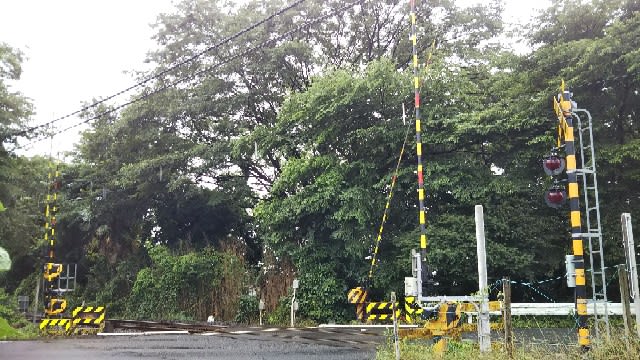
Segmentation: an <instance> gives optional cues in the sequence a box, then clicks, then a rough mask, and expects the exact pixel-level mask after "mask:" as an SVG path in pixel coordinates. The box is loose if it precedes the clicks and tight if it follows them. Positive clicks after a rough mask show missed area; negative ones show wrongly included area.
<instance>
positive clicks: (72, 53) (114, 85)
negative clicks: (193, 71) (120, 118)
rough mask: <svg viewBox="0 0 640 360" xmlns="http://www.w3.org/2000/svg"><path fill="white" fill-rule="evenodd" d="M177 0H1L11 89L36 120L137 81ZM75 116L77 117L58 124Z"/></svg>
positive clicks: (57, 144)
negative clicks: (28, 103)
mask: <svg viewBox="0 0 640 360" xmlns="http://www.w3.org/2000/svg"><path fill="white" fill-rule="evenodd" d="M176 1H179V0H0V42H5V43H8V44H9V45H11V46H12V47H15V48H18V49H20V50H22V51H23V53H24V54H25V55H26V60H25V61H24V63H23V73H22V78H21V79H20V81H19V82H17V83H16V84H15V85H14V88H13V89H14V90H18V91H21V92H22V93H23V94H25V95H26V96H27V97H29V98H30V99H32V102H33V104H34V107H35V111H36V114H35V115H34V116H33V118H32V119H31V125H37V124H42V123H45V122H48V121H51V120H52V119H55V118H58V117H60V116H63V115H66V114H68V113H71V112H74V111H76V110H78V109H79V108H80V105H81V103H82V102H83V101H90V100H91V99H92V98H99V97H107V96H109V95H111V94H113V93H116V92H117V91H119V90H122V89H124V88H126V87H128V86H130V85H132V84H133V83H134V81H133V78H132V76H131V75H129V74H128V72H129V71H133V70H140V69H144V64H143V60H144V58H145V55H146V53H147V52H148V51H149V50H150V49H153V48H154V47H155V44H154V42H153V41H152V40H151V37H152V36H153V34H154V32H153V29H151V27H150V24H152V23H154V22H155V19H156V17H157V16H158V15H159V14H160V13H167V12H171V11H172V9H173V3H175V2H176ZM458 1H459V2H460V3H465V4H467V3H474V2H479V1H480V0H458ZM505 2H506V13H507V15H508V16H507V19H511V21H512V22H513V21H515V22H522V21H525V20H526V19H528V17H529V16H530V15H531V14H532V12H533V9H535V8H541V7H543V6H546V5H547V4H548V3H549V0H538V1H523V0H505ZM122 99H124V98H121V99H120V101H119V102H118V101H117V100H116V103H120V102H123V100H122ZM77 122H78V119H77V118H75V117H71V118H69V119H66V120H64V121H60V122H58V123H56V127H57V128H58V129H61V128H65V127H67V126H69V125H72V124H74V123H77ZM77 139H78V132H77V130H74V131H69V132H66V133H64V134H61V135H58V136H56V137H55V138H54V140H53V143H54V148H55V149H57V150H54V151H53V152H54V154H53V155H54V156H56V152H64V151H69V150H72V149H73V143H74V142H75V141H77ZM50 148H51V146H50V141H49V140H46V141H42V142H40V143H37V144H35V145H34V146H33V147H32V148H27V149H24V150H23V151H20V153H23V154H25V153H26V154H28V155H33V154H49V151H50Z"/></svg>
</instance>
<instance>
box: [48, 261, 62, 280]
mask: <svg viewBox="0 0 640 360" xmlns="http://www.w3.org/2000/svg"><path fill="white" fill-rule="evenodd" d="M61 273H62V264H54V263H46V264H45V265H44V278H45V279H46V280H47V281H49V282H51V281H53V280H55V279H57V278H58V277H59V276H60V274H61Z"/></svg>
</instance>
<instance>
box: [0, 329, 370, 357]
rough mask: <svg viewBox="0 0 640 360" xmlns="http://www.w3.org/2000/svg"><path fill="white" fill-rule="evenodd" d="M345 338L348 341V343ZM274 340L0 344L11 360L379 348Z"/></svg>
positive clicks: (307, 353)
mask: <svg viewBox="0 0 640 360" xmlns="http://www.w3.org/2000/svg"><path fill="white" fill-rule="evenodd" d="M348 337H349V336H346V337H344V338H348ZM322 342H323V341H318V340H317V339H310V338H309V337H304V336H303V337H297V335H286V337H285V336H280V335H276V334H272V335H270V336H267V335H263V334H237V335H236V334H212V335H208V336H207V335H146V336H113V337H86V338H76V339H68V338H67V339H52V340H41V341H12V342H0V359H7V360H9V359H11V360H40V359H43V360H44V359H46V360H55V359H64V360H92V359H97V360H101V359H122V360H133V359H136V360H140V359H163V360H164V359H166V360H172V359H176V360H192V359H193V360H195V359H214V360H218V359H220V360H222V359H229V360H245V359H247V360H248V359H252V360H253V359H264V360H294V359H295V360H297V359H301V360H304V359H308V360H315V359H318V360H320V359H323V360H325V359H336V360H356V359H358V360H360V359H374V358H375V345H373V344H371V345H366V343H364V342H362V343H355V344H349V343H348V342H340V343H339V342H336V341H332V340H325V341H324V342H325V343H327V345H325V344H323V343H322Z"/></svg>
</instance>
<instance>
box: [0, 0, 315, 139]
mask: <svg viewBox="0 0 640 360" xmlns="http://www.w3.org/2000/svg"><path fill="white" fill-rule="evenodd" d="M305 1H307V0H296V1H295V2H293V3H291V4H290V5H288V6H286V7H284V8H282V9H280V10H278V11H276V12H275V13H273V14H271V15H269V16H267V17H266V18H264V19H262V20H260V21H258V22H255V23H253V24H251V25H250V26H247V27H245V28H244V29H242V30H240V31H238V32H236V33H235V34H233V35H231V36H229V37H226V38H224V39H223V40H221V41H219V42H217V43H216V44H214V45H212V46H210V47H208V48H206V49H204V50H202V51H200V52H198V53H196V54H195V55H192V56H190V57H188V58H187V59H185V60H182V61H180V62H178V63H176V64H174V65H172V66H170V67H168V68H166V69H164V70H162V71H160V72H158V73H156V74H154V75H151V76H149V77H147V78H146V79H144V80H142V81H139V82H137V83H135V84H133V85H131V86H129V87H128V88H126V89H124V90H121V91H118V92H117V93H115V94H113V95H110V96H107V97H106V98H104V99H102V100H99V101H96V102H94V103H92V104H90V105H87V106H84V107H82V108H80V109H78V110H76V111H74V112H72V113H69V114H67V115H64V116H61V117H59V118H55V119H53V120H51V121H48V122H46V123H43V124H40V125H36V126H33V127H30V128H28V129H24V130H20V131H16V132H14V133H12V134H8V135H7V136H6V138H11V137H14V136H24V135H26V134H29V133H32V132H34V131H35V130H38V129H42V128H45V127H47V126H49V125H52V124H54V123H56V122H58V121H61V120H64V119H67V118H70V117H71V116H74V115H78V114H80V113H82V112H83V111H87V110H89V109H92V108H94V107H96V106H98V105H100V104H103V103H105V102H106V101H109V100H111V99H113V98H115V97H117V96H120V95H122V94H124V93H127V92H129V91H131V90H133V89H136V88H138V87H140V86H142V85H144V84H146V83H148V82H149V81H151V80H154V79H157V78H159V77H161V76H163V75H166V74H168V73H169V72H171V71H173V70H175V69H177V68H179V67H181V66H183V65H185V64H187V63H190V62H192V61H194V60H196V59H198V58H199V57H201V56H202V55H204V54H206V53H208V52H210V51H212V50H216V49H218V48H219V47H221V46H223V45H225V44H227V43H229V42H231V41H233V40H235V39H237V38H238V37H240V36H242V35H244V34H246V33H248V32H250V31H252V30H253V29H255V28H257V27H258V26H260V25H262V24H264V23H266V22H269V21H271V20H273V19H274V18H276V17H278V16H280V15H282V14H284V13H285V12H287V11H289V10H291V9H293V8H295V7H297V6H298V5H300V4H302V3H303V2H305Z"/></svg>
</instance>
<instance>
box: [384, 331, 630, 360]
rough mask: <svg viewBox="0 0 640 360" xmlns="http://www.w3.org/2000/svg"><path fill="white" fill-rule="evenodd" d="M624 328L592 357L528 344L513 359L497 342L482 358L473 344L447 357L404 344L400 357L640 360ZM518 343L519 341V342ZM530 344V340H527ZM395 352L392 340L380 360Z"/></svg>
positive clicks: (573, 348) (459, 345) (571, 348)
mask: <svg viewBox="0 0 640 360" xmlns="http://www.w3.org/2000/svg"><path fill="white" fill-rule="evenodd" d="M623 334H624V332H623V330H622V329H620V328H614V329H613V333H612V336H611V338H610V339H608V340H603V341H594V343H593V347H592V348H591V349H590V350H589V352H588V353H586V354H585V353H584V352H582V351H581V350H580V349H579V348H578V346H577V344H570V345H568V344H535V345H533V344H527V345H516V346H515V348H514V352H513V357H512V358H510V357H509V355H508V354H507V352H506V351H505V350H504V344H503V343H501V342H493V343H492V348H491V352H490V353H487V354H481V353H480V350H479V349H478V345H477V343H474V342H471V341H469V342H468V341H450V342H449V346H448V349H447V351H446V353H444V354H435V353H434V352H433V348H432V346H431V345H430V343H428V342H427V341H417V340H410V341H405V340H401V341H400V354H401V359H403V360H424V359H434V360H436V359H438V360H511V359H515V360H541V359H558V360H560V359H562V360H572V359H575V360H581V359H585V356H586V358H588V359H591V360H634V359H639V358H640V340H639V339H638V338H637V337H635V336H632V337H631V338H626V337H625V336H623ZM516 341H517V340H516ZM525 342H526V339H525ZM395 358H396V357H395V348H394V345H393V342H392V341H391V340H389V341H388V342H387V343H386V344H385V345H384V346H381V347H380V348H379V349H378V352H377V354H376V360H395Z"/></svg>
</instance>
